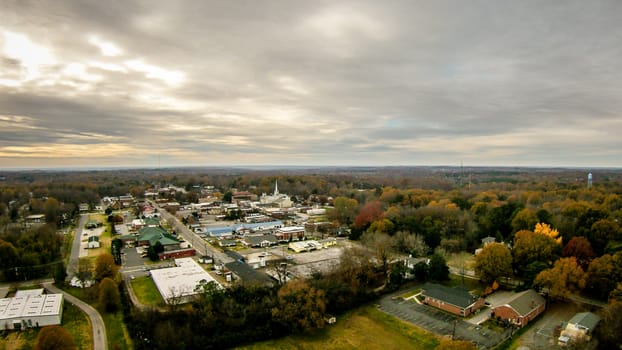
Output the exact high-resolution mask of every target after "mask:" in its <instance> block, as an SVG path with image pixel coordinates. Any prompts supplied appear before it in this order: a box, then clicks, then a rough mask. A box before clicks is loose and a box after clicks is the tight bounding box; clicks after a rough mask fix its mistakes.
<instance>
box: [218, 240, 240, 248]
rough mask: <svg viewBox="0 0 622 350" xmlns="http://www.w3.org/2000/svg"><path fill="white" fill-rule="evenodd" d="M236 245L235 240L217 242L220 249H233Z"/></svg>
mask: <svg viewBox="0 0 622 350" xmlns="http://www.w3.org/2000/svg"><path fill="white" fill-rule="evenodd" d="M237 244H238V241H236V240H235V239H221V240H220V241H218V245H219V246H221V247H235V246H236V245H237Z"/></svg>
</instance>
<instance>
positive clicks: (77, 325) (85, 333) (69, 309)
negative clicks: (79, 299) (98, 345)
mask: <svg viewBox="0 0 622 350" xmlns="http://www.w3.org/2000/svg"><path fill="white" fill-rule="evenodd" d="M62 326H63V327H64V328H65V329H66V330H67V332H69V334H71V336H72V337H73V341H74V342H75V343H76V345H77V347H78V349H88V348H89V347H90V346H91V344H93V334H92V332H91V323H90V322H89V319H88V318H87V317H86V315H85V314H84V312H82V310H80V309H78V308H77V307H76V306H73V305H71V304H70V303H64V307H63V324H62Z"/></svg>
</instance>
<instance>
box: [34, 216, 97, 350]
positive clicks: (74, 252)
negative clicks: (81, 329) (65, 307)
mask: <svg viewBox="0 0 622 350" xmlns="http://www.w3.org/2000/svg"><path fill="white" fill-rule="evenodd" d="M88 217H89V215H88V214H82V215H81V216H80V220H78V226H77V227H76V232H75V233H74V237H73V245H72V247H71V255H70V257H69V265H67V278H68V279H69V280H71V278H72V277H73V276H75V274H76V273H77V272H78V261H79V260H80V240H81V239H82V231H83V230H84V225H86V222H87V220H88ZM43 286H44V287H45V289H47V290H48V291H50V292H52V293H62V294H63V295H64V298H65V300H67V301H68V302H70V303H72V304H73V305H75V306H77V307H79V308H80V309H81V310H82V311H84V313H85V314H86V315H87V316H88V317H89V319H90V320H91V326H92V328H93V349H94V350H105V349H108V338H107V336H106V326H105V325H104V320H103V319H102V317H101V315H100V314H99V312H97V310H95V309H94V308H93V307H91V306H90V305H89V304H87V303H85V302H83V301H82V300H80V299H78V298H76V297H74V296H73V295H71V294H69V293H66V292H64V291H62V290H61V289H59V288H57V287H56V286H55V285H54V284H53V283H52V282H47V283H43Z"/></svg>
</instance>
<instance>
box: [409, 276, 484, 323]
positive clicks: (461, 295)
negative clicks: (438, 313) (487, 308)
mask: <svg viewBox="0 0 622 350" xmlns="http://www.w3.org/2000/svg"><path fill="white" fill-rule="evenodd" d="M421 296H422V297H424V300H423V303H424V304H426V305H430V306H434V307H436V308H439V309H441V310H444V311H447V312H450V313H452V314H455V315H458V316H468V315H470V314H471V313H473V312H474V311H476V310H478V309H479V308H481V307H482V306H483V305H484V298H480V297H478V296H474V295H472V294H471V293H469V291H468V290H467V289H466V288H463V287H454V288H451V287H447V286H443V285H440V284H435V283H426V284H425V285H424V286H423V287H422V288H421Z"/></svg>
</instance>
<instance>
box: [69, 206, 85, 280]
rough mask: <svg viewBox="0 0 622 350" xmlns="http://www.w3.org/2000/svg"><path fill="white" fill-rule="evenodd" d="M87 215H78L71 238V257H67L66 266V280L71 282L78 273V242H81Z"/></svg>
mask: <svg viewBox="0 0 622 350" xmlns="http://www.w3.org/2000/svg"><path fill="white" fill-rule="evenodd" d="M88 218H89V215H88V214H82V215H80V220H78V226H77V227H76V232H75V233H74V236H73V245H72V246H71V255H70V257H69V265H67V278H68V279H69V280H71V278H72V277H73V276H75V275H76V273H78V261H79V260H80V241H81V240H82V230H84V225H86V222H87V221H88Z"/></svg>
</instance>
